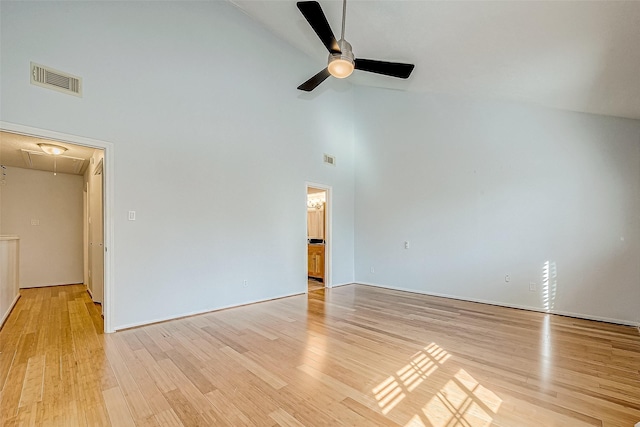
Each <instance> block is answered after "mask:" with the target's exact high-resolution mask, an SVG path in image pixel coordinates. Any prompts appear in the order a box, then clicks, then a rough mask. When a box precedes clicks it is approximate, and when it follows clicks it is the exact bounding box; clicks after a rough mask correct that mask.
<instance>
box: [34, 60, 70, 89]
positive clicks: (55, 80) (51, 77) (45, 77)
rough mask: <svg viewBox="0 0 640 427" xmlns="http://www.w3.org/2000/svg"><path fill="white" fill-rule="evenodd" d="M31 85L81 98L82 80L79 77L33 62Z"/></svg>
mask: <svg viewBox="0 0 640 427" xmlns="http://www.w3.org/2000/svg"><path fill="white" fill-rule="evenodd" d="M31 84H34V85H36V86H41V87H46V88H48V89H53V90H57V91H58V92H63V93H68V94H70V95H75V96H82V79H81V78H80V77H76V76H73V75H71V74H68V73H64V72H62V71H58V70H54V69H53V68H49V67H45V66H44V65H39V64H36V63H34V62H32V63H31Z"/></svg>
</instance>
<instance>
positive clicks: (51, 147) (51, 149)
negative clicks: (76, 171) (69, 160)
mask: <svg viewBox="0 0 640 427" xmlns="http://www.w3.org/2000/svg"><path fill="white" fill-rule="evenodd" d="M38 146H39V147H40V149H41V150H42V151H44V152H45V153H47V154H49V155H51V156H59V155H60V154H62V153H64V152H65V151H67V148H66V147H63V146H61V145H55V144H38Z"/></svg>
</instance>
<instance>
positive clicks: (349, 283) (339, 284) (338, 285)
mask: <svg viewBox="0 0 640 427" xmlns="http://www.w3.org/2000/svg"><path fill="white" fill-rule="evenodd" d="M358 284H359V283H355V282H347V283H334V284H333V285H331V289H333V288H339V287H340V286H347V285H358Z"/></svg>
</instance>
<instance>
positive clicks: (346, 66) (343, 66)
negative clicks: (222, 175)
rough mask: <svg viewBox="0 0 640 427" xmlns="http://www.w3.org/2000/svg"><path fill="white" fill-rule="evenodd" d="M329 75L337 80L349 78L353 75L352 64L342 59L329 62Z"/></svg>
mask: <svg viewBox="0 0 640 427" xmlns="http://www.w3.org/2000/svg"><path fill="white" fill-rule="evenodd" d="M327 68H328V69H329V73H330V74H331V75H332V76H333V77H336V78H338V79H344V78H345V77H349V76H350V75H351V73H353V68H354V66H353V62H351V61H348V60H346V59H342V58H335V59H333V60H332V61H331V62H329V66H328V67H327Z"/></svg>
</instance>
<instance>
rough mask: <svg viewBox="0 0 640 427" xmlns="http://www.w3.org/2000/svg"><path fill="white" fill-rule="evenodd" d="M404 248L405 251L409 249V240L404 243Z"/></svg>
mask: <svg viewBox="0 0 640 427" xmlns="http://www.w3.org/2000/svg"><path fill="white" fill-rule="evenodd" d="M404 248H405V249H409V241H408V240H405V241H404Z"/></svg>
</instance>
